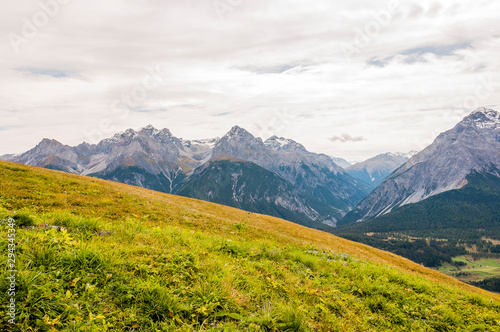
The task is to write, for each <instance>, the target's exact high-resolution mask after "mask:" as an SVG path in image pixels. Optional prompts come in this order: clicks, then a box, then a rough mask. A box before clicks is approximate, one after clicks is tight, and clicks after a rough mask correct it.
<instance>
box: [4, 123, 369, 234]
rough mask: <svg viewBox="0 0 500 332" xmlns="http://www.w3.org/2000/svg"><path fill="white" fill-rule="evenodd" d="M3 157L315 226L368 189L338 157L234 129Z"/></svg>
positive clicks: (132, 134) (48, 144) (333, 218)
mask: <svg viewBox="0 0 500 332" xmlns="http://www.w3.org/2000/svg"><path fill="white" fill-rule="evenodd" d="M2 159H4V160H9V161H13V162H17V163H22V164H27V165H32V166H39V167H45V168H48V169H55V170H60V171H64V172H68V173H73V174H79V175H87V176H93V177H98V178H102V179H107V180H112V181H117V182H122V183H125V184H131V185H136V186H140V187H144V188H148V189H153V190H157V191H161V192H165V193H171V194H179V195H184V196H188V197H193V198H199V199H204V200H208V201H212V202H216V203H221V204H225V205H229V206H234V207H239V208H242V209H246V210H249V211H253V212H260V213H266V214H270V215H273V216H277V217H282V218H286V219H289V220H291V221H295V222H298V223H301V224H304V225H307V226H310V227H313V228H320V229H328V227H332V226H335V225H336V223H337V221H338V220H340V219H341V218H342V217H343V216H344V215H345V214H346V213H347V212H348V211H349V210H351V209H352V208H354V207H355V206H356V204H357V203H358V202H359V201H361V200H362V199H363V198H364V197H365V196H366V195H367V194H368V193H369V190H370V189H369V187H368V186H367V185H366V184H365V183H363V182H362V181H359V180H357V179H355V178H353V177H352V176H350V175H349V174H348V173H347V172H346V171H345V170H344V169H343V168H342V167H340V166H338V165H337V164H335V163H334V162H333V160H332V158H331V157H329V156H327V155H323V154H316V153H312V152H309V151H308V150H307V149H306V148H305V147H304V146H303V145H301V144H299V143H297V142H295V141H293V140H291V139H286V138H282V137H277V136H273V137H270V138H269V139H267V140H266V141H263V140H262V139H261V138H258V137H254V136H253V135H252V134H251V133H249V132H248V131H246V130H245V129H243V128H241V127H238V126H235V127H233V128H232V129H231V130H230V131H229V132H228V133H227V134H226V135H224V136H223V137H221V138H214V139H206V140H182V139H179V138H177V137H175V136H174V135H172V133H171V132H170V131H169V130H168V129H161V130H158V129H156V128H154V127H153V126H151V125H150V126H147V127H145V128H142V129H140V130H139V131H135V130H133V129H128V130H126V131H124V132H121V133H117V134H116V135H114V136H113V137H111V138H108V139H104V140H102V141H100V142H99V143H98V144H93V145H91V144H88V143H82V144H80V145H78V146H74V147H71V146H67V145H63V144H61V143H60V142H58V141H56V140H51V139H43V140H42V141H41V142H40V143H39V144H38V145H37V146H35V147H34V148H33V149H31V150H29V151H27V152H25V153H23V154H20V155H9V156H4V157H3V158H2Z"/></svg>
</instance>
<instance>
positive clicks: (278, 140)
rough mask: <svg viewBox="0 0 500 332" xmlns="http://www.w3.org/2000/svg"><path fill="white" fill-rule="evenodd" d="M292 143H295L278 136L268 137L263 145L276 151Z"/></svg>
mask: <svg viewBox="0 0 500 332" xmlns="http://www.w3.org/2000/svg"><path fill="white" fill-rule="evenodd" d="M292 143H295V141H293V140H291V139H288V138H284V137H278V136H272V137H269V138H268V139H267V140H266V141H265V142H264V144H265V145H266V146H267V147H270V148H272V149H274V150H278V149H279V148H282V147H284V146H285V145H288V144H292Z"/></svg>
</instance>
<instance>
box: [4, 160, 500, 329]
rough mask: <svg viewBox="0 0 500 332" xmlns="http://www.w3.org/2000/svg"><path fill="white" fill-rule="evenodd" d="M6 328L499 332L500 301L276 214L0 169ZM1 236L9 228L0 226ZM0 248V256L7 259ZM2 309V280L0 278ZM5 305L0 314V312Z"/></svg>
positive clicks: (9, 166) (31, 170)
mask: <svg viewBox="0 0 500 332" xmlns="http://www.w3.org/2000/svg"><path fill="white" fill-rule="evenodd" d="M7 218H14V219H15V222H16V224H17V227H16V252H15V254H16V270H17V271H18V274H17V276H16V295H15V296H16V304H17V306H18V307H17V309H18V316H17V317H16V322H17V325H16V329H13V328H12V327H11V326H9V325H8V323H7V322H6V321H5V320H2V321H1V322H0V328H2V330H4V331H9V330H12V331H14V330H16V331H18V330H25V331H28V330H35V331H56V330H57V331H77V330H84V329H85V330H88V331H155V330H168V331H191V330H197V331H203V330H210V331H367V330H371V331H388V330H392V331H403V330H440V331H447V330H471V331H474V330H475V331H497V330H498V328H499V324H500V323H499V322H500V297H499V296H498V295H496V294H493V293H488V292H486V291H483V290H480V289H478V288H475V287H472V286H469V285H466V284H463V283H461V282H459V281H457V280H455V279H453V278H450V277H448V276H445V275H443V274H441V273H439V272H436V271H432V270H429V269H427V268H424V267H423V266H420V265H418V264H415V263H413V262H411V261H409V260H406V259H404V258H401V257H398V256H396V255H394V254H391V253H388V252H384V251H380V250H377V249H374V248H371V247H368V246H365V245H362V244H358V243H354V242H350V241H348V240H344V239H341V238H338V237H336V236H334V235H331V234H328V233H324V232H321V231H317V230H313V229H309V228H306V227H303V226H300V225H297V224H294V223H291V222H288V221H285V220H282V219H278V218H274V217H270V216H264V215H259V214H253V213H249V212H246V211H242V210H237V209H234V208H230V207H226V206H222V205H217V204H213V203H209V202H204V201H199V200H194V199H189V198H185V197H180V196H172V195H169V194H165V193H159V192H155V191H151V190H147V189H143V188H139V187H133V186H129V185H125V184H120V183H116V182H110V181H105V180H101V179H96V178H89V177H82V176H78V175H72V174H67V173H63V172H58V171H54V170H47V169H41V168H36V167H32V166H25V165H20V164H15V163H11V162H0V219H4V220H6V219H7ZM0 233H1V234H0V236H2V238H7V233H8V226H7V224H6V223H0ZM6 242H7V241H2V242H0V256H1V259H2V261H6V260H7V243H6ZM0 280H1V281H0V287H1V289H2V292H1V294H2V295H1V296H0V301H1V302H2V303H7V301H8V298H7V295H6V294H7V293H6V292H5V290H6V289H8V287H9V285H8V282H7V279H6V272H5V270H2V275H1V279H0ZM5 310H6V309H5V306H2V307H1V308H0V315H2V316H3V317H6V312H5Z"/></svg>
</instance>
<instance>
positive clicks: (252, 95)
mask: <svg viewBox="0 0 500 332" xmlns="http://www.w3.org/2000/svg"><path fill="white" fill-rule="evenodd" d="M41 1H42V2H43V3H49V2H50V1H56V0H41ZM222 1H224V0H222ZM66 2H68V3H67V4H65V5H61V6H60V8H59V12H58V13H57V15H55V16H54V17H53V18H52V17H51V18H50V20H49V21H48V22H47V24H45V25H43V26H42V27H40V28H39V29H38V30H39V31H38V33H37V34H36V36H34V37H33V38H31V39H29V41H28V42H27V43H25V44H23V45H21V48H20V52H19V53H17V54H16V53H15V51H14V49H13V48H12V47H11V45H10V44H9V40H8V38H7V37H8V34H9V33H16V34H18V35H22V28H23V25H24V24H25V22H26V20H28V21H30V22H33V16H34V15H37V13H38V12H40V11H41V10H42V9H41V7H40V5H39V1H38V0H29V1H17V2H9V4H7V5H4V7H3V10H2V12H1V13H0V29H1V31H2V32H3V34H4V36H5V38H3V39H1V41H0V46H1V47H0V56H1V59H2V62H1V63H0V86H1V87H2V103H1V104H0V119H1V123H0V154H4V153H13V152H22V151H25V150H27V149H29V148H31V147H33V146H34V145H35V144H37V143H38V141H40V140H41V139H42V138H44V137H50V138H55V139H57V140H59V141H61V142H63V143H66V144H78V143H80V142H81V141H83V140H84V139H85V132H89V131H95V130H97V129H98V128H99V124H100V122H102V121H103V120H106V121H109V122H110V123H111V125H112V127H113V129H114V130H116V131H119V130H123V129H126V128H129V127H133V128H138V127H140V126H144V125H147V124H149V123H151V124H153V125H155V126H156V127H167V128H169V129H170V130H171V131H172V132H173V133H174V134H175V135H177V136H182V137H184V138H202V137H212V136H222V135H223V134H224V133H225V132H226V131H227V130H229V128H231V127H232V126H233V125H235V124H238V125H240V126H243V127H245V128H247V129H248V130H250V131H251V132H253V133H254V134H256V135H262V136H271V135H273V134H276V135H279V136H286V137H291V138H293V139H295V140H297V141H299V142H301V143H303V144H304V145H305V146H306V147H307V148H308V149H310V150H312V151H317V152H323V153H328V154H333V155H337V156H341V157H345V158H347V159H351V160H352V159H358V160H359V159H364V158H368V157H371V156H373V155H376V154H378V153H382V152H387V151H409V150H412V149H419V148H423V147H424V145H425V144H428V143H429V142H430V141H431V140H432V139H433V138H434V137H435V136H436V135H437V133H439V132H441V131H444V130H446V129H449V128H451V127H452V126H453V125H454V124H455V123H456V122H457V121H459V120H460V119H461V117H463V116H464V115H465V114H466V113H467V112H470V111H471V110H472V109H471V108H472V107H474V106H476V104H481V105H489V106H492V107H493V108H497V109H498V106H497V105H498V103H499V102H498V100H499V97H500V92H499V91H500V85H499V84H498V82H500V78H499V77H497V76H496V75H497V73H499V72H500V71H499V69H500V68H499V67H500V65H499V63H498V53H499V52H498V51H499V50H500V35H499V34H498V31H500V29H499V28H500V23H499V21H498V19H497V14H496V13H498V12H499V10H500V4H499V3H498V2H496V1H493V0H489V1H487V0H479V1H472V0H466V1H458V0H453V1H446V2H445V1H430V0H426V1H401V4H400V6H399V7H398V9H397V11H395V12H394V13H393V15H392V17H391V20H390V23H389V24H388V25H387V26H383V27H381V28H380V29H379V30H380V31H378V32H377V33H374V34H373V35H372V36H371V37H369V38H368V42H367V43H363V44H362V47H361V48H359V51H358V52H355V53H353V54H352V56H351V57H349V58H346V57H345V55H344V53H343V52H342V48H341V45H343V44H348V45H349V44H353V43H355V41H356V38H357V37H359V36H358V33H359V31H366V29H367V27H370V23H373V22H377V21H376V19H375V16H376V15H377V14H376V13H377V12H378V13H380V11H381V10H387V8H389V6H390V5H389V3H390V2H391V1H385V0H383V1H368V0H364V1H356V2H350V3H346V2H343V3H339V2H332V1H329V0H318V1H314V2H310V1H305V0H294V1H290V0H288V1H285V0H265V1H264V0H252V1H249V0H248V1H247V0H243V1H241V2H240V4H239V5H237V6H234V10H232V11H228V12H226V13H225V15H224V19H223V20H221V19H220V17H219V15H218V13H217V11H216V9H215V8H214V6H213V1H206V0H186V1H173V0H168V1H160V0H139V1H138V0H110V1H97V0H88V1H85V2H83V1H75V0H73V1H66ZM232 3H235V4H236V3H237V2H232ZM372 26H373V25H372ZM361 38H363V36H361ZM1 43H4V44H1ZM409 50H413V51H412V52H410V51H409ZM148 67H160V68H162V70H164V71H165V76H164V78H165V79H164V81H163V83H162V84H161V85H159V86H157V87H155V88H154V89H150V90H147V97H146V98H144V100H142V98H140V99H141V102H140V103H138V104H137V105H135V107H133V108H132V110H129V112H128V113H125V112H126V111H127V110H128V107H126V106H123V105H121V106H120V107H119V109H118V111H116V109H115V112H113V105H114V102H115V101H116V100H117V99H119V98H122V96H123V95H127V94H130V93H131V92H132V91H134V89H135V88H137V87H138V86H139V87H140V86H142V84H143V81H144V79H145V78H147V77H148V75H150V74H149V73H148V70H147V68H148ZM485 81H486V82H488V81H490V86H488V87H485V86H484V85H485V83H484V82H485ZM492 86H493V88H492ZM478 89H479V90H480V93H479V97H478V94H477V91H478ZM487 92H489V93H487ZM124 114H128V115H127V116H124ZM343 133H349V134H350V135H352V136H354V137H358V136H359V137H366V138H367V140H365V141H361V142H357V143H349V142H347V143H343V142H342V141H341V140H336V141H332V140H329V138H332V137H341V135H342V134H343ZM103 134H105V135H107V136H111V135H112V132H109V133H108V132H105V133H103ZM263 138H266V137H263ZM346 141H348V140H347V139H346Z"/></svg>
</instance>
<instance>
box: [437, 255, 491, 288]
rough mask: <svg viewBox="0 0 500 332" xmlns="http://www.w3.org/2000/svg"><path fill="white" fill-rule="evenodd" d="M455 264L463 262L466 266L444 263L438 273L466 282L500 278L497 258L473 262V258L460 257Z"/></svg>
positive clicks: (455, 259) (456, 258)
mask: <svg viewBox="0 0 500 332" xmlns="http://www.w3.org/2000/svg"><path fill="white" fill-rule="evenodd" d="M453 261H455V262H462V263H464V264H466V265H464V266H458V267H457V266H454V265H452V264H449V263H444V264H443V266H441V267H439V268H437V269H436V270H437V271H440V272H442V273H445V274H447V275H449V276H453V277H456V278H457V279H458V280H461V281H464V282H471V281H481V280H483V279H486V278H493V277H500V262H499V260H498V259H495V258H481V259H479V260H476V261H475V260H473V259H472V257H471V256H458V257H455V258H453Z"/></svg>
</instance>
